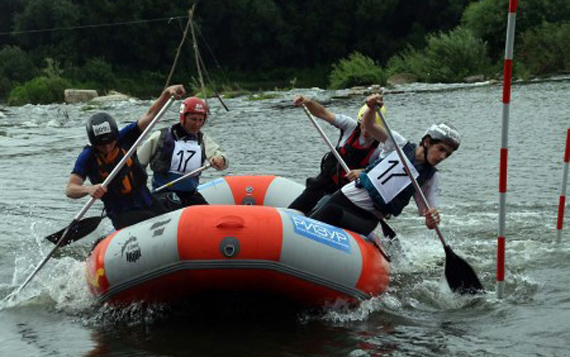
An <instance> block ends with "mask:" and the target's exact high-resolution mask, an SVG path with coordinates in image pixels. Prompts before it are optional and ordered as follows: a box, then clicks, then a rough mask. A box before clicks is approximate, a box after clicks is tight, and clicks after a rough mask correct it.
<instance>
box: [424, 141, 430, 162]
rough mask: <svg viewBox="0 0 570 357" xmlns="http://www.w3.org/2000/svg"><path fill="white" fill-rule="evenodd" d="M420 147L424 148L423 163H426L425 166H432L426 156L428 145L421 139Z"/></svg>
mask: <svg viewBox="0 0 570 357" xmlns="http://www.w3.org/2000/svg"><path fill="white" fill-rule="evenodd" d="M422 148H423V149H424V162H425V165H427V166H432V165H431V164H430V163H429V161H428V158H427V154H428V147H427V146H426V144H425V143H424V142H423V141H422Z"/></svg>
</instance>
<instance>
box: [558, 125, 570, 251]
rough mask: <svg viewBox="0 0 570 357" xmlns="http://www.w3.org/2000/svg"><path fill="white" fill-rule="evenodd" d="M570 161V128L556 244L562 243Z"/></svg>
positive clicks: (565, 155)
mask: <svg viewBox="0 0 570 357" xmlns="http://www.w3.org/2000/svg"><path fill="white" fill-rule="evenodd" d="M568 161H570V128H568V132H567V133H566V151H565V153H564V175H563V177H562V188H561V189H560V200H559V201H558V223H557V224H556V229H558V233H557V235H556V243H560V241H561V237H562V223H563V222H564V207H565V205H566V185H567V184H568Z"/></svg>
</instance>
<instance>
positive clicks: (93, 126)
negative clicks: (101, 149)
mask: <svg viewBox="0 0 570 357" xmlns="http://www.w3.org/2000/svg"><path fill="white" fill-rule="evenodd" d="M86 129H87V136H88V137H89V142H90V143H91V145H93V146H95V145H104V144H109V143H111V142H113V140H117V138H118V137H119V129H118V128H117V122H116V121H115V119H113V117H112V116H110V115H109V114H107V113H97V114H94V115H93V116H91V118H89V119H87V124H86Z"/></svg>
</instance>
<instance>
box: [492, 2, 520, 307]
mask: <svg viewBox="0 0 570 357" xmlns="http://www.w3.org/2000/svg"><path fill="white" fill-rule="evenodd" d="M516 19H517V0H509V15H508V22H507V43H506V45H505V64H504V67H503V130H502V138H501V152H500V153H501V154H500V165H499V235H498V237H497V297H498V298H499V299H501V298H502V297H503V294H504V291H505V241H506V239H505V219H506V204H507V159H508V153H509V148H508V144H509V105H510V102H511V83H512V78H513V52H514V44H515V24H516Z"/></svg>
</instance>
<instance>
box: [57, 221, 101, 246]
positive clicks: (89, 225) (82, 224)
mask: <svg viewBox="0 0 570 357" xmlns="http://www.w3.org/2000/svg"><path fill="white" fill-rule="evenodd" d="M102 219H103V218H102V217H89V218H85V219H82V220H81V221H79V222H74V223H71V228H70V229H69V231H68V232H67V236H66V237H65V238H64V239H65V240H64V241H63V242H61V244H60V247H63V246H66V245H68V244H70V243H73V242H75V241H77V240H79V239H81V238H83V237H85V236H86V235H88V234H89V233H91V232H93V231H94V230H95V229H96V228H97V226H98V225H99V223H100V222H101V220H102ZM66 229H67V227H65V228H64V229H62V230H61V231H58V232H55V233H54V234H51V235H49V236H47V237H46V239H47V240H49V241H50V242H52V243H53V244H57V242H58V241H59V239H60V238H61V236H62V234H63V233H64V232H65V230H66Z"/></svg>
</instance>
